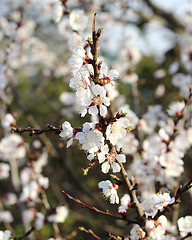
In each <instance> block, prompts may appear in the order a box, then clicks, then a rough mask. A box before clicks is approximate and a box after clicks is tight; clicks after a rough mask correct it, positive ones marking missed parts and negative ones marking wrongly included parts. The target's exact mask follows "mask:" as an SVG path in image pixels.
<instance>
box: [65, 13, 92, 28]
mask: <svg viewBox="0 0 192 240" xmlns="http://www.w3.org/2000/svg"><path fill="white" fill-rule="evenodd" d="M87 22H88V17H87V16H86V15H85V13H84V11H83V10H79V9H75V10H73V11H71V13H70V15H69V24H70V26H71V27H72V29H73V30H75V31H79V30H82V31H83V30H84V29H85V28H86V25H87Z"/></svg>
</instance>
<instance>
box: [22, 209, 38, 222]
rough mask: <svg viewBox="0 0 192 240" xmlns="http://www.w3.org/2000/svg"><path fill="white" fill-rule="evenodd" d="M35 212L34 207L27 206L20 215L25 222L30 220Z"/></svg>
mask: <svg viewBox="0 0 192 240" xmlns="http://www.w3.org/2000/svg"><path fill="white" fill-rule="evenodd" d="M36 212H37V210H36V209H35V208H29V209H26V210H24V211H23V212H22V216H23V218H24V219H25V220H26V221H27V222H32V221H33V220H34V218H35V216H36Z"/></svg>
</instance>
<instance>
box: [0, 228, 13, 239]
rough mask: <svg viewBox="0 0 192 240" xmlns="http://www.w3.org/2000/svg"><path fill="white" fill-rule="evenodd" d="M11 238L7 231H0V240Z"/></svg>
mask: <svg viewBox="0 0 192 240" xmlns="http://www.w3.org/2000/svg"><path fill="white" fill-rule="evenodd" d="M10 237H11V232H10V231H9V230H5V231H0V240H9V239H10Z"/></svg>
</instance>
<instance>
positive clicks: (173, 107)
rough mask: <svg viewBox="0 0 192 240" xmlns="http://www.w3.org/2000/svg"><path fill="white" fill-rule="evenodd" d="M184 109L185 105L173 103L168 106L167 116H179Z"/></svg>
mask: <svg viewBox="0 0 192 240" xmlns="http://www.w3.org/2000/svg"><path fill="white" fill-rule="evenodd" d="M184 107H185V103H184V102H175V103H171V104H170V105H169V109H168V110H167V112H168V114H169V116H175V115H177V116H181V114H182V111H183V109H184Z"/></svg>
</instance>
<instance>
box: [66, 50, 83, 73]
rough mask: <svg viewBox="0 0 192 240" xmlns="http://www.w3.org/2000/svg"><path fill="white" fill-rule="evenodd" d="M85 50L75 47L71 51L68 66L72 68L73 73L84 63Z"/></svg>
mask: <svg viewBox="0 0 192 240" xmlns="http://www.w3.org/2000/svg"><path fill="white" fill-rule="evenodd" d="M85 60H86V55H85V49H84V48H83V47H81V46H77V47H75V48H74V49H73V54H72V56H71V57H70V58H69V64H70V65H71V66H72V67H73V69H74V70H73V71H74V72H75V71H78V70H79V69H80V68H81V66H82V65H83V64H84V63H85V62H86V61H85Z"/></svg>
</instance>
